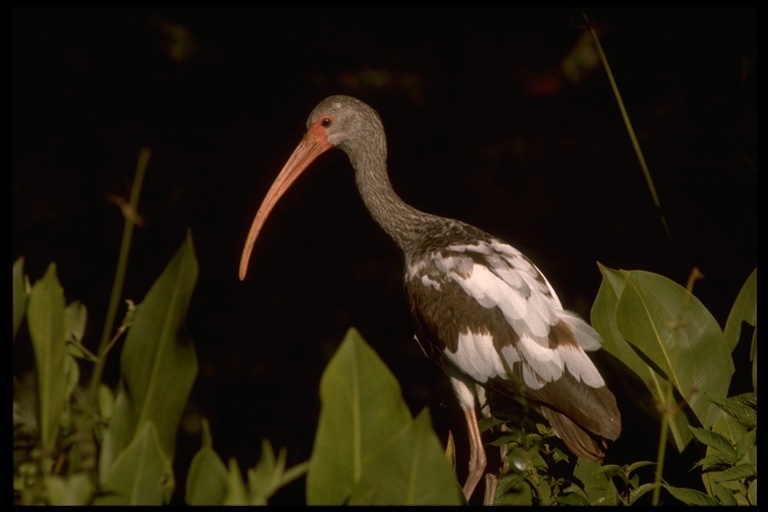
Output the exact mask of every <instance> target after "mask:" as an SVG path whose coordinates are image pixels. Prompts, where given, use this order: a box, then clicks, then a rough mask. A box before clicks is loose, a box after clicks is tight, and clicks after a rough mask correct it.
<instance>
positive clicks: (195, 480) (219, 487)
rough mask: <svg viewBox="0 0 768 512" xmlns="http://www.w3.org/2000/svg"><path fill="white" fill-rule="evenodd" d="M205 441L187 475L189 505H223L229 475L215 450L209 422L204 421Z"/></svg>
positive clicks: (186, 498) (187, 500)
mask: <svg viewBox="0 0 768 512" xmlns="http://www.w3.org/2000/svg"><path fill="white" fill-rule="evenodd" d="M202 437H203V440H202V443H201V446H200V450H199V451H198V452H197V453H196V454H195V456H194V458H193V459H192V462H191V463H190V465H189V472H188V473H187V490H186V496H185V500H186V502H187V505H221V504H223V503H224V498H225V497H226V495H227V485H228V481H229V473H228V472H227V467H226V466H225V465H224V462H222V460H221V458H219V456H218V455H217V454H216V452H215V451H214V450H213V438H212V436H211V429H210V427H209V425H208V421H207V420H205V419H204V420H203V435H202Z"/></svg>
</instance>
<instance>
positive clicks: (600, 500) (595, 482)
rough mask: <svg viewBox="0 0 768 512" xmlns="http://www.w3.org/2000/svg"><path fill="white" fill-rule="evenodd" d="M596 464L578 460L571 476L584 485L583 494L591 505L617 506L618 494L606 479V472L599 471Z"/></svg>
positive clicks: (611, 483) (608, 479) (609, 480)
mask: <svg viewBox="0 0 768 512" xmlns="http://www.w3.org/2000/svg"><path fill="white" fill-rule="evenodd" d="M600 468H601V466H600V464H599V463H597V462H592V461H589V460H585V459H578V461H577V462H576V467H575V468H574V470H573V476H575V477H576V478H578V479H579V480H581V482H582V483H583V484H584V493H585V494H586V495H587V499H588V500H589V502H590V504H592V505H598V504H599V505H617V504H618V492H617V491H616V486H615V485H614V483H613V482H612V481H611V479H610V478H608V474H607V473H606V472H603V471H601V469H600Z"/></svg>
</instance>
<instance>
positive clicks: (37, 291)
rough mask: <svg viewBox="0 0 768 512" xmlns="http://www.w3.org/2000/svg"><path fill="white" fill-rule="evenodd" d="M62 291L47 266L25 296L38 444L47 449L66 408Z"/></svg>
mask: <svg viewBox="0 0 768 512" xmlns="http://www.w3.org/2000/svg"><path fill="white" fill-rule="evenodd" d="M65 306H66V303H65V300H64V291H63V290H62V289H61V285H60V284H59V280H58V278H57V277H56V264H55V263H51V264H50V265H49V266H48V270H47V271H46V273H45V275H44V276H43V278H42V279H40V280H39V281H37V282H36V283H35V284H34V286H32V291H31V292H30V294H29V304H28V306H27V307H28V310H27V323H28V325H29V335H30V338H31V339H32V346H33V349H34V352H35V363H36V369H37V389H38V392H37V395H38V408H39V421H40V444H41V445H42V447H43V448H46V449H47V448H50V447H52V446H53V444H54V443H55V441H56V433H57V430H58V428H59V421H60V420H61V414H62V412H64V410H65V408H66V407H67V402H68V399H69V397H68V395H67V385H66V382H67V381H66V376H67V374H68V369H70V366H69V363H68V362H67V353H66V346H65V341H66V329H65V324H64V309H65Z"/></svg>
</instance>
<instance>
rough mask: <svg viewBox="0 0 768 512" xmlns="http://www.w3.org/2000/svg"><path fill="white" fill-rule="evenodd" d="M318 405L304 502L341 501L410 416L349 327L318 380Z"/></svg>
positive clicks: (394, 387)
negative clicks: (319, 404) (317, 420)
mask: <svg viewBox="0 0 768 512" xmlns="http://www.w3.org/2000/svg"><path fill="white" fill-rule="evenodd" d="M320 399H321V402H322V407H321V410H320V420H319V424H318V427H317V431H316V433H315V444H314V447H313V449H312V458H311V460H310V465H309V471H308V474H307V504H308V505H339V504H342V503H344V502H346V501H347V500H348V499H349V496H350V495H351V493H352V490H353V489H354V488H355V486H356V485H357V482H359V481H360V479H361V478H362V476H363V470H364V468H365V467H366V466H367V465H369V464H370V463H371V462H372V461H375V460H377V459H378V457H379V454H380V452H381V451H382V449H383V448H384V447H385V446H387V444H388V442H389V441H390V440H391V439H392V438H393V437H395V436H397V435H400V433H401V432H402V431H404V430H405V429H408V428H409V427H410V424H411V421H412V419H411V414H410V412H409V410H408V407H407V406H406V404H405V403H404V402H403V399H402V395H401V392H400V385H399V384H398V383H397V380H396V379H395V377H394V376H393V375H392V373H391V372H390V371H389V369H387V367H386V366H385V365H384V364H383V363H382V362H381V360H380V359H379V358H378V356H377V355H376V353H375V352H374V351H373V350H371V348H370V347H369V346H368V345H367V344H366V343H365V342H364V341H363V339H362V338H361V337H360V334H359V333H358V332H357V331H356V330H355V329H350V330H349V331H348V332H347V335H346V336H345V338H344V341H342V343H341V345H340V346H339V349H338V350H337V352H336V354H335V355H334V356H333V358H331V361H330V362H329V363H328V366H327V367H326V369H325V371H324V372H323V376H322V378H321V381H320Z"/></svg>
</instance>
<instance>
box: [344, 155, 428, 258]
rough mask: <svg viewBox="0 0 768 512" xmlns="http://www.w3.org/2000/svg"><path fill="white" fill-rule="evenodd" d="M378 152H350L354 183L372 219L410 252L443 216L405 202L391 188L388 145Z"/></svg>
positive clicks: (401, 246) (404, 249) (398, 244)
mask: <svg viewBox="0 0 768 512" xmlns="http://www.w3.org/2000/svg"><path fill="white" fill-rule="evenodd" d="M385 144H386V143H384V145H382V146H380V147H379V148H378V151H370V147H369V151H366V152H362V153H359V154H358V153H355V152H354V151H347V154H348V155H349V159H350V162H351V163H352V166H353V167H354V169H355V182H356V183H357V189H358V191H359V192H360V196H361V197H362V198H363V202H364V203H365V206H366V207H367V208H368V211H369V212H370V214H371V216H372V217H373V219H374V220H375V221H376V222H377V223H378V224H379V225H380V226H381V227H382V229H383V230H384V231H385V232H386V233H387V234H388V235H389V236H390V237H391V238H392V239H393V240H394V241H395V243H396V244H397V246H398V247H399V248H400V250H401V251H402V252H403V253H405V254H407V253H409V252H410V251H411V250H413V249H414V248H415V247H417V246H418V245H419V242H420V241H422V240H423V239H424V238H425V237H426V236H428V235H429V232H430V230H432V229H433V228H434V226H435V225H436V224H438V223H439V219H440V217H437V216H435V215H430V214H428V213H425V212H422V211H420V210H417V209H416V208H414V207H413V206H411V205H409V204H407V203H406V202H405V201H403V200H402V199H401V198H400V196H398V195H397V193H396V192H395V190H394V189H393V188H392V183H391V182H390V181H389V176H388V174H387V163H386V150H385V149H382V148H383V147H386V146H385Z"/></svg>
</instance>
